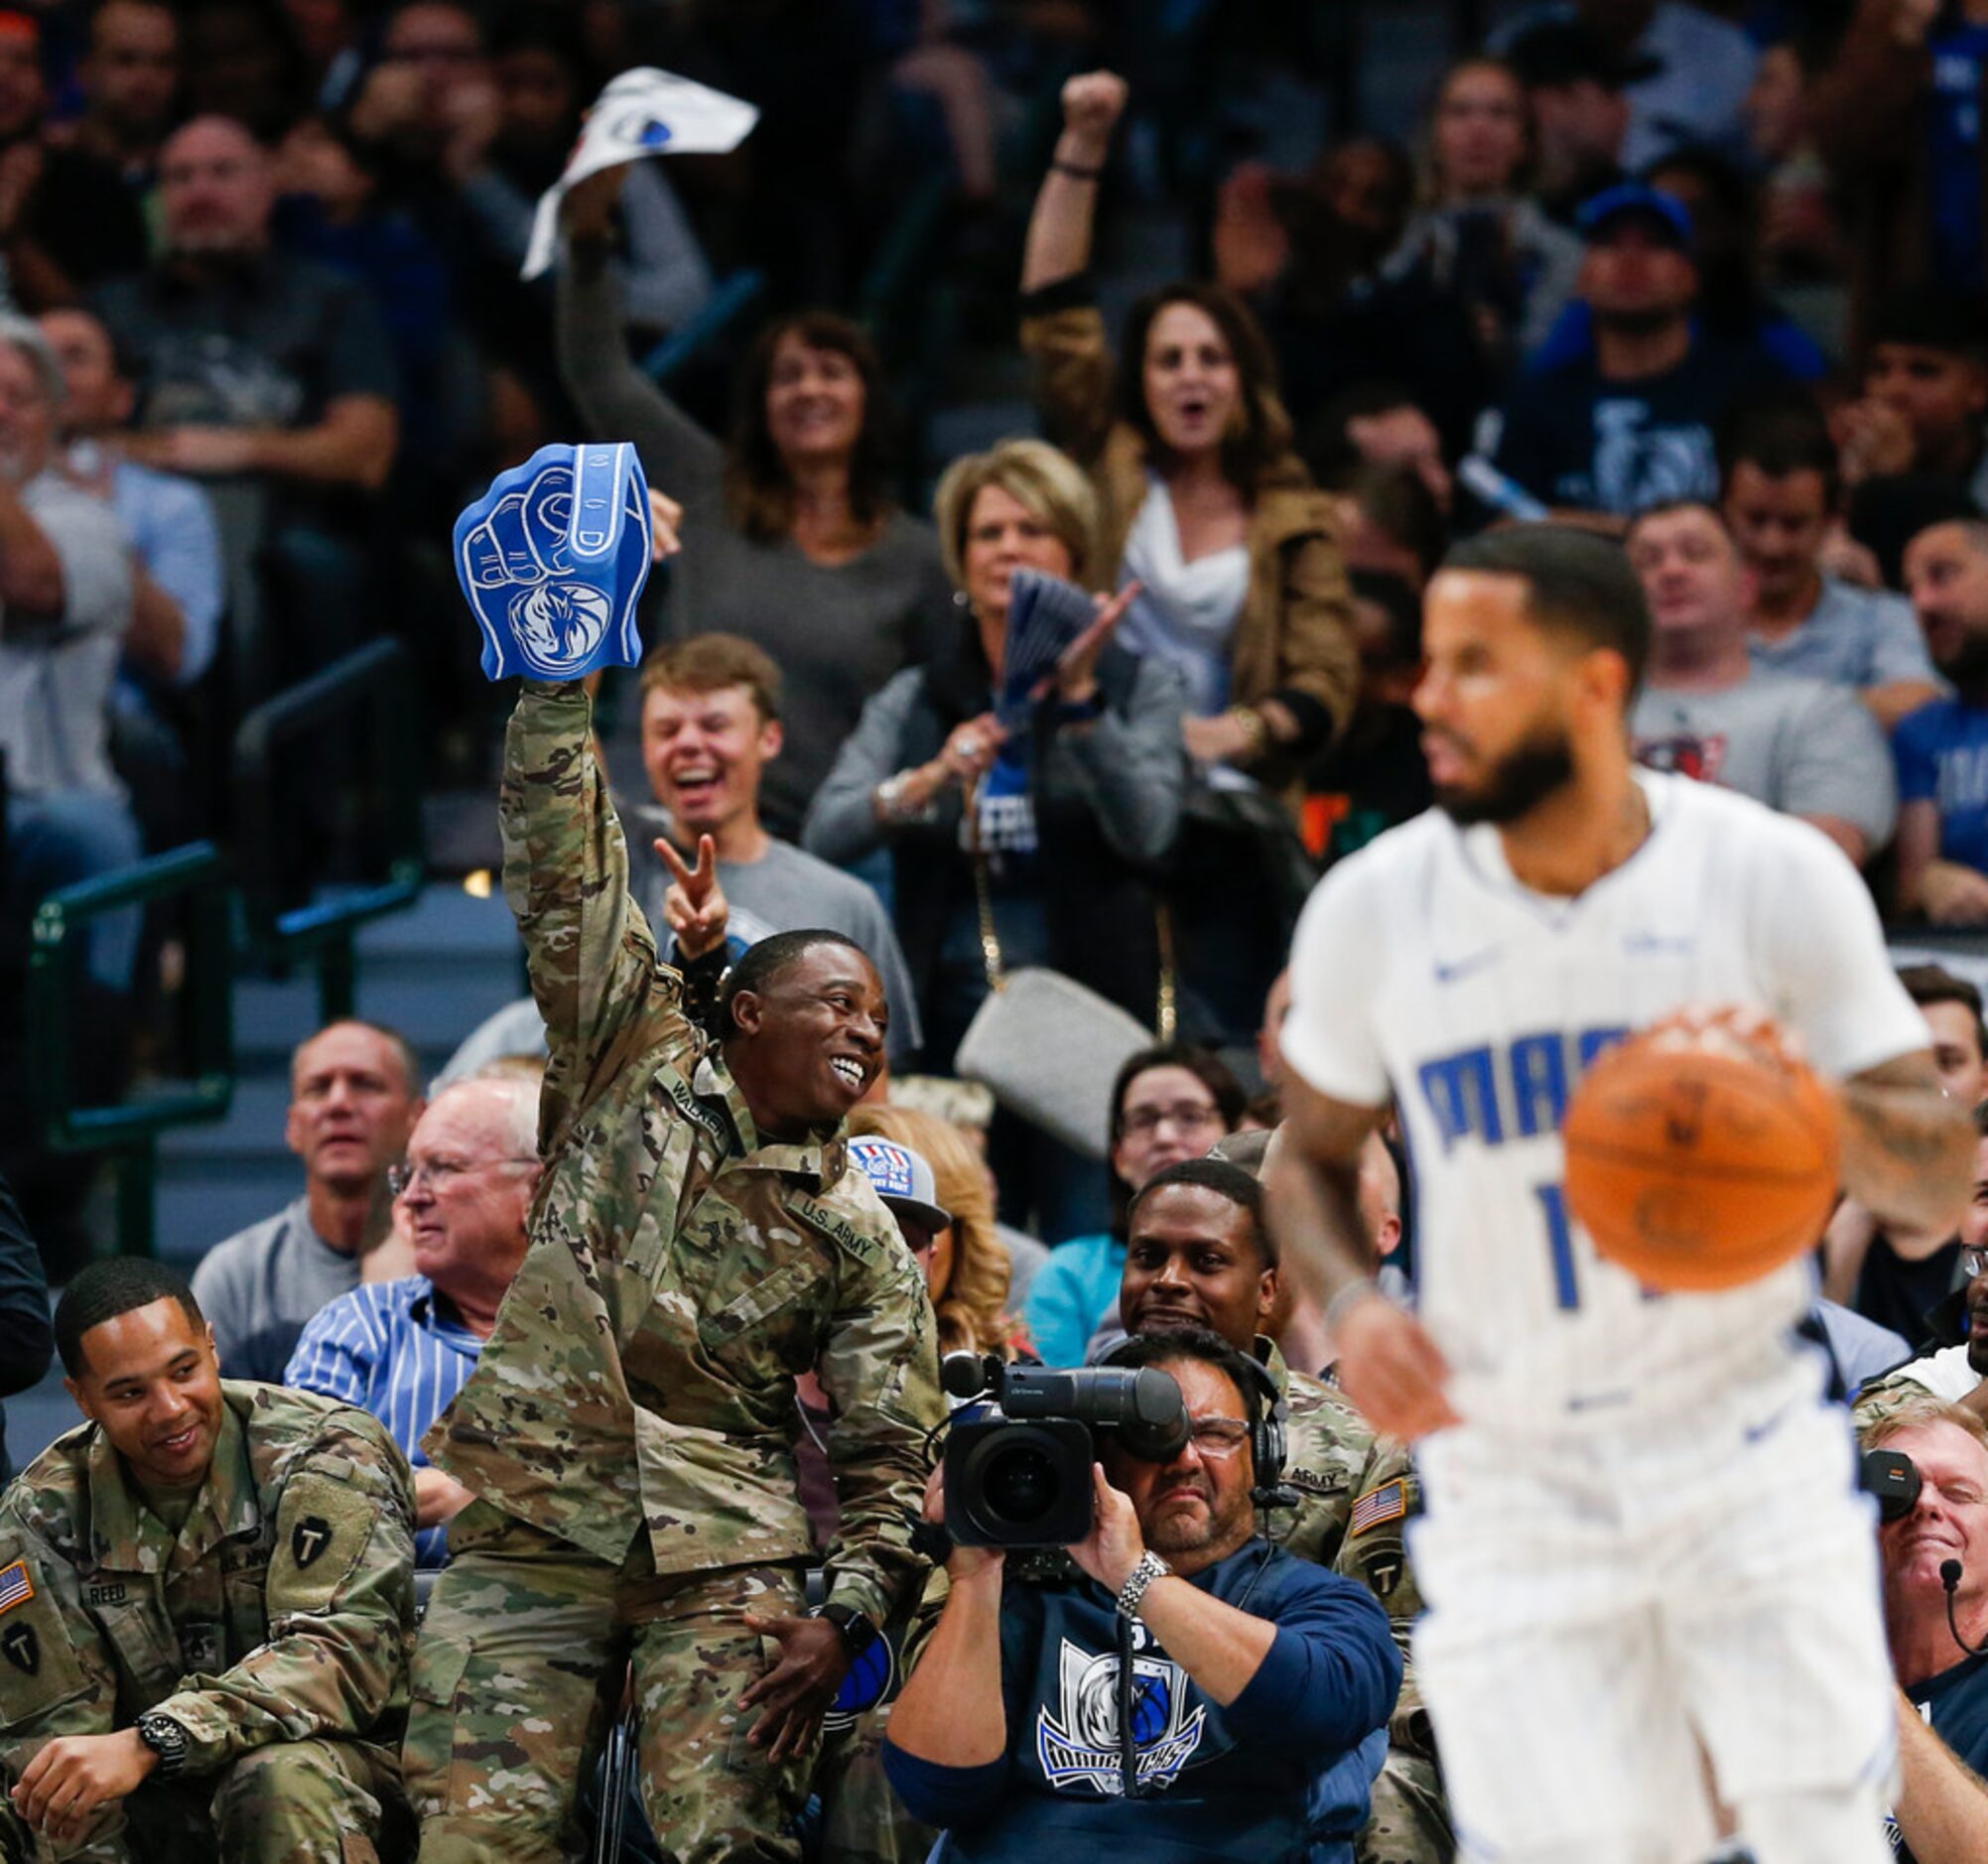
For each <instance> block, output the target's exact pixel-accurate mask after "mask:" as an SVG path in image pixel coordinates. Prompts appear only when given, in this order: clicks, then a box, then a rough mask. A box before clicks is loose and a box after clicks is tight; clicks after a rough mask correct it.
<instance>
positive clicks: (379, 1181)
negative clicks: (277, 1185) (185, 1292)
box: [194, 1018, 423, 1384]
mask: <svg viewBox="0 0 1988 1864" xmlns="http://www.w3.org/2000/svg"><path fill="white" fill-rule="evenodd" d="M419 1079H420V1069H419V1064H418V1063H417V1061H416V1058H415V1054H414V1051H413V1049H411V1048H410V1047H409V1046H408V1044H407V1041H406V1039H405V1038H404V1037H403V1036H401V1035H399V1034H397V1033H395V1031H393V1030H392V1029H388V1028H383V1027H381V1026H380V1025H379V1024H378V1023H372V1022H361V1021H359V1020H357V1019H356V1018H352V1019H349V1020H347V1021H343V1022H334V1023H331V1024H330V1025H329V1026H328V1027H326V1028H324V1029H321V1030H320V1031H319V1032H318V1033H317V1034H316V1035H314V1036H312V1037H311V1039H310V1040H309V1041H307V1042H305V1043H303V1044H302V1045H301V1046H300V1047H299V1048H298V1050H297V1053H296V1054H295V1055H294V1056H293V1057H292V1058H291V1063H290V1114H289V1118H288V1120H287V1121H286V1122H285V1124H284V1129H283V1136H284V1138H285V1139H286V1140H287V1141H288V1143H289V1146H290V1149H291V1150H292V1151H293V1152H295V1153H296V1154H297V1155H298V1157H300V1158H301V1159H303V1161H304V1195H303V1196H302V1197H300V1198H298V1199H297V1201H296V1202H295V1203H294V1204H291V1205H289V1206H288V1207H287V1208H286V1209H284V1210H280V1211H278V1212H277V1213H276V1215H275V1216H273V1217H269V1218H265V1219H264V1220H263V1221H262V1222H261V1223H258V1224H252V1225H250V1227H249V1228H248V1229H246V1230H243V1231H240V1232H238V1233H237V1234H236V1235H234V1236H231V1237H229V1238H228V1239H227V1240H226V1242H224V1243H216V1244H215V1245H214V1247H213V1248H212V1249H210V1250H209V1251H208V1252H207V1254H206V1256H205V1257H204V1258H203V1259H202V1260H201V1263H200V1265H199V1267H198V1268H197V1269H195V1270H194V1297H195V1299H197V1300H198V1301H199V1304H200V1311H201V1312H202V1313H203V1314H205V1315H206V1317H207V1320H208V1321H209V1322H210V1323H211V1325H212V1327H213V1330H214V1345H215V1347H216V1349H217V1350H218V1352H219V1354H220V1362H221V1372H222V1374H223V1376H225V1377H227V1378H229V1379H264V1380H267V1381H269V1382H270V1383H272V1384H276V1383H280V1382H281V1380H282V1378H283V1369H284V1368H285V1367H286V1366H287V1365H288V1364H289V1363H290V1354H291V1350H292V1349H293V1348H294V1347H295V1346H296V1344H297V1336H298V1335H299V1334H300V1333H302V1332H303V1331H304V1326H305V1323H306V1322H307V1321H308V1320H310V1319H311V1317H312V1316H313V1315H314V1314H316V1313H317V1311H318V1310H319V1309H320V1308H321V1307H323V1306H324V1305H325V1304H326V1302H328V1301H331V1300H334V1299H336V1298H337V1296H339V1295H340V1294H347V1293H349V1292H350V1291H351V1290H352V1289H353V1288H355V1287H357V1286H358V1285H359V1276H360V1268H361V1265H362V1263H363V1260H364V1257H365V1254H366V1252H367V1250H369V1249H370V1248H372V1247H373V1245H375V1244H376V1243H378V1242H379V1241H380V1240H381V1238H383V1237H384V1236H385V1235H386V1232H387V1227H388V1224H389V1222H390V1221H391V1217H392V1199H391V1198H390V1197H389V1195H388V1193H387V1187H386V1173H387V1167H388V1166H390V1165H393V1164H397V1163H398V1162H399V1161H400V1156H401V1154H402V1153H403V1152H404V1151H405V1150H406V1149H407V1139H408V1134H409V1133H410V1132H413V1131H414V1125H415V1122H416V1121H418V1120H419V1119H420V1118H421V1115H422V1110H423V1101H422V1098H421V1094H420V1090H419V1087H418V1085H417V1083H418V1081H419Z"/></svg>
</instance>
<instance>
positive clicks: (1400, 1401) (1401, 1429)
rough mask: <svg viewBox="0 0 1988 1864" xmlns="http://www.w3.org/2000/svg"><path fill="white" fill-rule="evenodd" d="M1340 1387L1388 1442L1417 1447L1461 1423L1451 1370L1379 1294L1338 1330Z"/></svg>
mask: <svg viewBox="0 0 1988 1864" xmlns="http://www.w3.org/2000/svg"><path fill="white" fill-rule="evenodd" d="M1333 1344H1334V1345H1335V1346H1337V1347H1338V1349H1339V1385H1340V1390H1341V1391H1343V1392H1344V1393H1345V1394H1346V1396H1347V1397H1348V1398H1351V1399H1352V1400H1353V1401H1354V1403H1356V1404H1357V1405H1359V1407H1360V1409H1361V1410H1362V1412H1364V1413H1365V1415H1366V1418H1367V1421H1368V1422H1369V1423H1370V1424H1372V1425H1373V1426H1374V1428H1375V1429H1376V1430H1377V1431H1379V1432H1380V1433H1381V1434H1382V1435H1383V1436H1389V1437H1396V1438H1398V1439H1399V1440H1400V1441H1401V1442H1403V1443H1412V1442H1413V1441H1414V1440H1415V1439H1416V1438H1417V1437H1425V1436H1427V1435H1428V1434H1429V1433H1430V1432H1431V1431H1433V1430H1446V1429H1448V1428H1449V1426H1450V1425H1451V1424H1456V1423H1461V1422H1462V1421H1463V1419H1462V1418H1461V1417H1459V1416H1458V1415H1457V1413H1456V1410H1455V1409H1454V1407H1453V1406H1452V1405H1451V1403H1450V1401H1449V1398H1448V1397H1447V1396H1446V1394H1445V1392H1444V1388H1445V1387H1446V1386H1447V1385H1448V1384H1449V1377H1450V1369H1449V1362H1448V1361H1446V1360H1445V1359H1444V1358H1443V1356H1442V1354H1441V1352H1440V1351H1439V1350H1438V1349H1437V1346H1436V1343H1435V1342H1434V1341H1433V1340H1432V1339H1430V1338H1429V1336H1428V1334H1427V1332H1426V1331H1425V1330H1424V1329H1423V1326H1422V1323H1421V1322H1420V1321H1419V1320H1417V1319H1416V1318H1415V1317H1414V1315H1413V1314H1410V1313H1408V1312H1407V1311H1406V1310H1405V1309H1403V1308H1399V1307H1396V1306H1395V1305H1394V1303H1393V1302H1392V1301H1391V1300H1389V1299H1388V1298H1387V1296H1386V1295H1383V1294H1379V1293H1376V1294H1374V1295H1372V1296H1371V1297H1370V1298H1368V1299H1367V1300H1364V1301H1358V1302H1356V1303H1355V1304H1354V1305H1353V1306H1352V1307H1350V1308H1348V1309H1347V1311H1346V1313H1345V1315H1344V1316H1343V1317H1342V1318H1340V1319H1339V1321H1338V1323H1337V1325H1336V1326H1335V1327H1334V1330H1333Z"/></svg>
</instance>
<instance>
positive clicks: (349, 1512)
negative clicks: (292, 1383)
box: [0, 1380, 414, 1779]
mask: <svg viewBox="0 0 1988 1864" xmlns="http://www.w3.org/2000/svg"><path fill="white" fill-rule="evenodd" d="M221 1395H222V1398H223V1407H222V1414H221V1429H220V1434H219V1436H218V1438H217V1439H216V1441H215V1444H214V1460H213V1464H212V1467H211V1468H210V1469H209V1471H208V1473H207V1480H206V1483H205V1485H204V1486H203V1487H202V1488H201V1490H200V1492H199V1496H198V1497H197V1498H196V1500H195V1503H194V1507H193V1512H192V1513H191V1514H190V1515H189V1516H188V1517H187V1520H186V1523H185V1525H184V1526H183V1527H182V1529H181V1531H180V1533H179V1535H178V1537H177V1538H175V1536H174V1534H173V1532H172V1531H171V1530H170V1529H169V1528H167V1527H166V1525H165V1524H164V1523H163V1522H162V1521H160V1520H159V1518H158V1517H157V1516H156V1515H154V1514H153V1513H152V1512H151V1510H150V1509H148V1508H147V1507H146V1506H145V1504H144V1501H143V1498H142V1495H141V1493H140V1491H139V1490H138V1489H137V1487H136V1486H135V1485H134V1484H133V1483H132V1482H131V1481H130V1479H129V1477H128V1476H127V1474H126V1471H125V1465H124V1460H123V1458H122V1457H120V1456H119V1455H118V1454H117V1452H116V1451H115V1450H113V1449H112V1448H111V1447H110V1444H109V1443H108V1442H107V1441H106V1440H105V1438H104V1436H103V1434H102V1432H101V1431H100V1430H98V1428H97V1427H96V1425H94V1424H83V1425H81V1426H79V1427H78V1428H76V1429H74V1430H70V1431H67V1432H66V1433H65V1434H64V1435H63V1436H61V1437H59V1438H57V1440H56V1441H55V1442H54V1443H53V1444H51V1445H50V1446H49V1448H48V1449H46V1450H44V1451H43V1452H42V1454H41V1455H40V1456H38V1457H37V1458H36V1459H35V1460H34V1462H32V1463H31V1464H29V1466H28V1467H27V1468H26V1469H24V1470H23V1471H22V1472H21V1474H20V1475H19V1476H17V1477H16V1478H15V1480H14V1482H13V1484H12V1486H11V1487H10V1488H9V1489H8V1490H7V1493H6V1495H5V1496H4V1497H0V1600H4V1603H0V1659H4V1661H0V1776H5V1777H7V1778H10V1779H18V1778H19V1777H20V1773H21V1770H22V1769H23V1768H24V1767H25V1766H26V1765H27V1763H28V1762H29V1760H30V1759H32V1758H33V1756H34V1755H35V1753H36V1752H37V1751H38V1750H39V1749H40V1748H41V1746H42V1744H43V1743H44V1742H46V1741H49V1740H52V1739H53V1738H54V1737H56V1736H58V1735H83V1734H109V1733H111V1732H112V1731H114V1730H115V1729H118V1728H124V1727H128V1726H129V1725H130V1724H131V1723H132V1721H134V1720H135V1719H136V1718H137V1717H138V1716H139V1715H140V1714H142V1713H143V1712H144V1711H145V1710H147V1709H153V1708H156V1709H161V1710H163V1711H164V1712H165V1713H167V1714H169V1715H171V1716H172V1717H173V1719H174V1720H175V1721H177V1722H179V1723H180V1724H181V1725H182V1726H183V1727H184V1728H185V1729H186V1730H187V1734H188V1737H189V1742H190V1746H189V1753H188V1761H187V1771H188V1773H189V1774H191V1775H196V1776H198V1775H202V1774H210V1773H213V1772H214V1771H215V1770H217V1769H219V1768H221V1767H224V1766H226V1765H228V1764H229V1763H230V1762H232V1761H234V1760H235V1759H236V1758H238V1757H239V1756H240V1755H242V1754H244V1753H247V1752H248V1751H249V1750H251V1749H254V1748H259V1747H263V1746H266V1745H268V1744H269V1743H271V1742H278V1741H299V1740H303V1739H306V1738H307V1737H309V1736H312V1735H319V1734H325V1735H334V1736H341V1737H349V1738H363V1739H369V1740H372V1741H375V1742H378V1743H380V1744H381V1745H383V1746H384V1747H386V1748H387V1749H388V1750H389V1751H393V1750H395V1749H397V1748H398V1746H399V1741H400V1733H401V1724H402V1722H403V1720H404V1718H405V1715H406V1710H407V1661H408V1655H409V1653H410V1651H411V1649H412V1647H413V1643H414V1480H413V1477H412V1475H411V1474H410V1473H409V1470H408V1466H407V1459H406V1458H405V1457H404V1456H402V1455H401V1453H400V1451H399V1450H398V1449H397V1448H396V1447H395V1446H394V1443H393V1440H392V1438H390V1437H389V1436H388V1435H387V1433H386V1431H385V1429H384V1428H383V1427H382V1426H381V1425H380V1424H379V1422H378V1421H377V1420H376V1419H374V1418H372V1417H369V1416H368V1415H367V1414H366V1413H365V1412H364V1411H362V1410H356V1409H353V1408H352V1407H350V1406H349V1405H344V1404H338V1403H334V1402H332V1401H331V1399H330V1398H318V1397H316V1396H315V1395H313V1394H310V1393H305V1392H290V1391H286V1390H284V1389H283V1388H282V1387H280V1386H270V1385H251V1384H243V1383H237V1382H235V1381H234V1380H224V1381H223V1382H222V1384H221Z"/></svg>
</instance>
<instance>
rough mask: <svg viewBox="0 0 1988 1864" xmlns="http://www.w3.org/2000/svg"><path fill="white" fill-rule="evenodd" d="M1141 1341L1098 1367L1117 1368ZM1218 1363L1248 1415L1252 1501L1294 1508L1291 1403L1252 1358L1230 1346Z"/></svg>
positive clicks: (1122, 1345)
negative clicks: (1288, 1466) (1287, 1476)
mask: <svg viewBox="0 0 1988 1864" xmlns="http://www.w3.org/2000/svg"><path fill="white" fill-rule="evenodd" d="M1141 1337H1142V1336H1141V1335H1138V1334H1128V1335H1127V1337H1126V1338H1125V1339H1123V1340H1121V1341H1120V1342H1119V1343H1118V1344H1117V1345H1116V1346H1114V1347H1113V1348H1112V1350H1111V1351H1110V1352H1109V1353H1107V1354H1105V1356H1104V1357H1103V1358H1102V1359H1100V1360H1099V1362H1098V1364H1099V1365H1101V1366H1112V1365H1116V1364H1117V1363H1118V1359H1119V1355H1120V1354H1121V1353H1123V1352H1124V1351H1125V1350H1126V1349H1127V1347H1129V1346H1130V1345H1131V1344H1132V1342H1133V1341H1134V1340H1136V1339H1139V1338H1141ZM1224 1344H1225V1345H1227V1342H1226V1341H1225V1342H1224ZM1208 1363H1210V1364H1212V1363H1214V1362H1212V1361H1211V1362H1208ZM1221 1363H1222V1369H1223V1371H1225V1372H1227V1373H1229V1374H1230V1375H1231V1377H1232V1378H1233V1379H1234V1381H1235V1383H1236V1385H1237V1387H1238V1388H1239V1389H1240V1390H1241V1392H1242V1394H1243V1402H1244V1403H1245V1404H1246V1405H1247V1406H1248V1407H1249V1411H1250V1456H1251V1460H1252V1461H1253V1463H1254V1464H1255V1467H1256V1477H1257V1486H1256V1487H1255V1488H1254V1489H1253V1490H1252V1491H1251V1492H1250V1499H1251V1501H1253V1502H1254V1503H1255V1504H1256V1505H1257V1506H1258V1507H1259V1508H1296V1507H1297V1506H1298V1496H1297V1493H1296V1491H1295V1490H1292V1489H1287V1488H1285V1487H1284V1463H1285V1460H1286V1459H1287V1458H1288V1456H1289V1455H1290V1416H1291V1407H1290V1400H1289V1399H1288V1398H1285V1397H1284V1395H1283V1393H1282V1392H1281V1391H1279V1390H1278V1388H1277V1382H1276V1380H1275V1379H1274V1378H1273V1377H1271V1374H1270V1369H1269V1368H1268V1367H1267V1366H1265V1365H1264V1364H1263V1362H1262V1361H1261V1360H1259V1359H1258V1358H1257V1357H1256V1356H1255V1355H1254V1354H1250V1353H1246V1352H1244V1351H1243V1350H1242V1348H1240V1347H1234V1346H1232V1347H1229V1350H1228V1353H1227V1355H1226V1356H1225V1358H1224V1359H1223V1361H1222V1362H1221Z"/></svg>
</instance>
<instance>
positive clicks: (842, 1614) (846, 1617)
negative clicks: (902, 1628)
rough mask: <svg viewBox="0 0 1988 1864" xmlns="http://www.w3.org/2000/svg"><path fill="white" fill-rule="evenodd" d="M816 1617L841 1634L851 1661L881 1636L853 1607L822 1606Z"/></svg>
mask: <svg viewBox="0 0 1988 1864" xmlns="http://www.w3.org/2000/svg"><path fill="white" fill-rule="evenodd" d="M816 1616H817V1617H818V1618H826V1619H827V1620H828V1621H829V1623H830V1624H832V1625H833V1626H835V1628H836V1629H837V1630H838V1631H840V1632H841V1633H842V1635H843V1642H844V1643H845V1644H846V1645H848V1646H849V1654H850V1657H851V1658H852V1659H855V1658H859V1657H861V1655H862V1654H863V1652H865V1651H866V1650H868V1649H869V1647H870V1646H871V1645H872V1644H874V1643H875V1642H876V1640H877V1639H878V1637H879V1636H881V1635H882V1634H881V1633H879V1632H878V1630H877V1629H876V1626H875V1625H874V1624H873V1623H872V1622H871V1621H870V1620H869V1619H868V1618H866V1617H865V1616H864V1615H863V1614H862V1613H861V1612H859V1611H858V1610H857V1609H856V1607H855V1606H853V1605H824V1606H823V1607H822V1609H821V1610H820V1611H819V1612H818V1613H817V1614H816Z"/></svg>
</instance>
